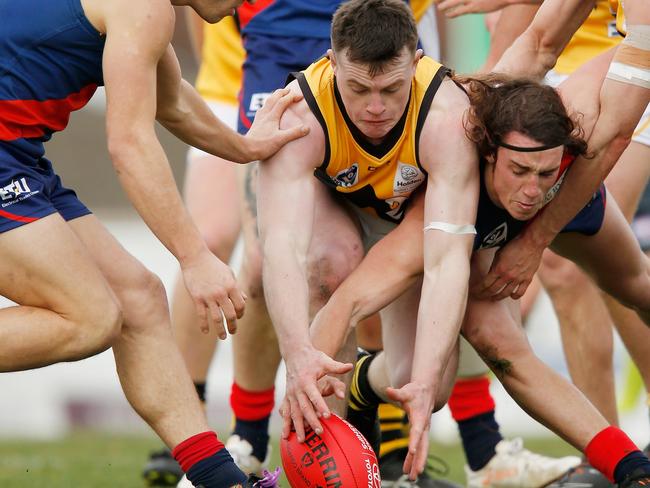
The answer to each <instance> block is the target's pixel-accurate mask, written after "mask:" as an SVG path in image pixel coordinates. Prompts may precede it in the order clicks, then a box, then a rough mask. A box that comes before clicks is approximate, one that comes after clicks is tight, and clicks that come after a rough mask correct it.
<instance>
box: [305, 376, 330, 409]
mask: <svg viewBox="0 0 650 488" xmlns="http://www.w3.org/2000/svg"><path fill="white" fill-rule="evenodd" d="M303 391H304V393H305V395H306V397H307V398H308V399H309V403H310V404H311V405H312V406H313V408H314V410H315V411H316V415H318V416H319V417H329V416H330V409H329V408H328V407H327V404H326V403H325V400H324V399H323V395H327V393H324V392H323V389H322V388H320V382H319V384H318V386H317V385H316V384H314V383H311V382H310V383H309V384H307V385H305V386H304V388H303Z"/></svg>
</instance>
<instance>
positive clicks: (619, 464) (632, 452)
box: [585, 426, 650, 483]
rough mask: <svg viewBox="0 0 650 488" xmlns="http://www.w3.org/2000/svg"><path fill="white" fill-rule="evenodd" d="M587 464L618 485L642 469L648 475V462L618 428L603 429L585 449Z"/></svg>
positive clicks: (649, 465) (649, 462)
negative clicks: (633, 472) (635, 471)
mask: <svg viewBox="0 0 650 488" xmlns="http://www.w3.org/2000/svg"><path fill="white" fill-rule="evenodd" d="M585 455H586V456H587V460H588V461H589V464H591V465H592V466H593V467H594V468H596V469H597V470H599V471H600V472H601V473H603V474H604V475H605V476H606V477H607V479H609V480H610V481H612V482H615V483H620V482H621V481H623V480H624V479H625V478H626V477H627V476H628V475H629V474H630V473H632V471H634V470H636V469H643V470H645V471H646V472H647V473H650V461H649V460H648V458H647V457H645V456H644V455H643V454H642V453H641V451H639V449H638V448H637V447H636V445H635V444H634V443H633V442H632V441H631V440H630V438H629V437H628V436H627V434H625V432H623V431H622V430H621V429H619V428H618V427H613V426H610V427H607V428H606V429H603V430H602V431H600V432H599V433H598V434H596V435H595V436H594V438H593V439H592V440H591V441H590V442H589V444H588V445H587V447H586V449H585Z"/></svg>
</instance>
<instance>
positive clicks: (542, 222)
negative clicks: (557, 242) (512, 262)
mask: <svg viewBox="0 0 650 488" xmlns="http://www.w3.org/2000/svg"><path fill="white" fill-rule="evenodd" d="M558 232H559V231H556V230H555V229H554V226H552V225H550V223H549V222H547V221H546V219H544V218H543V216H542V215H540V218H538V219H536V220H534V221H533V222H531V224H530V225H529V226H528V227H526V229H525V230H524V232H522V234H521V236H520V237H521V238H522V240H524V241H525V242H526V243H527V244H528V245H530V246H531V247H532V248H535V249H541V250H543V249H546V248H547V247H548V246H550V245H551V243H552V242H553V239H555V237H556V236H557V234H558Z"/></svg>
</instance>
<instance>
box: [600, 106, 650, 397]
mask: <svg viewBox="0 0 650 488" xmlns="http://www.w3.org/2000/svg"><path fill="white" fill-rule="evenodd" d="M644 120H645V123H646V124H647V123H648V122H650V115H648V117H646V118H645V119H642V124H643V121H644ZM642 124H640V125H642ZM645 130H646V131H648V130H649V129H648V128H646V129H645ZM648 161H650V147H649V146H647V145H646V144H642V143H640V142H635V141H632V143H630V145H629V146H628V148H627V149H626V150H625V152H624V153H623V156H621V159H620V160H619V162H618V163H617V164H616V166H615V167H614V169H613V170H612V172H611V173H610V174H609V176H608V177H607V189H608V190H609V191H610V192H611V194H612V195H614V197H615V198H616V202H617V203H618V204H619V207H620V208H621V211H622V212H623V215H624V216H625V218H626V220H627V221H628V222H631V221H632V218H633V217H634V212H635V211H636V209H637V207H638V205H639V199H640V198H641V194H642V193H643V190H644V189H645V186H646V185H647V184H648V180H649V178H650V164H648ZM605 303H606V304H607V308H608V309H609V313H610V315H611V316H612V318H613V320H614V325H615V326H616V328H617V330H618V332H619V334H620V336H621V339H622V340H623V343H624V344H625V347H626V348H627V350H628V352H629V353H630V356H631V357H632V359H633V361H634V363H635V364H636V366H637V368H638V369H639V372H640V373H641V377H642V378H643V382H644V384H645V387H646V390H647V391H650V354H649V353H648V350H647V346H646V344H650V330H649V329H648V327H646V325H645V324H644V323H643V322H642V321H641V320H640V319H639V317H638V316H637V314H636V313H634V311H632V310H630V309H629V308H626V307H624V306H622V305H621V304H620V303H619V302H617V301H616V300H614V299H613V298H611V297H610V296H607V295H606V296H605Z"/></svg>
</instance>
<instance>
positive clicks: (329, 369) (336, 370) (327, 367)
mask: <svg viewBox="0 0 650 488" xmlns="http://www.w3.org/2000/svg"><path fill="white" fill-rule="evenodd" d="M323 356H324V359H323V370H324V371H325V372H326V373H331V374H345V373H347V372H349V371H351V370H352V363H341V362H339V361H336V360H334V359H332V358H331V357H329V356H327V355H325V354H323Z"/></svg>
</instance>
